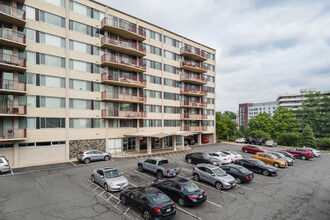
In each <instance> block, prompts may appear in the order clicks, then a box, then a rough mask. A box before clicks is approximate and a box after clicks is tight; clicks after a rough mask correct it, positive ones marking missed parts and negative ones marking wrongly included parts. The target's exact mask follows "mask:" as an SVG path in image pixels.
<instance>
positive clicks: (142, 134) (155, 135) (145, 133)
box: [125, 131, 196, 138]
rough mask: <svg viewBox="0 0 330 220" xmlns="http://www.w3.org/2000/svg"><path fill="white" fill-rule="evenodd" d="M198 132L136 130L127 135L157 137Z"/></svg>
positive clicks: (188, 134)
mask: <svg viewBox="0 0 330 220" xmlns="http://www.w3.org/2000/svg"><path fill="white" fill-rule="evenodd" d="M194 134H196V133H193V132H190V131H158V132H134V133H130V134H125V136H126V137H155V138H163V137H167V136H174V135H176V136H190V135H194Z"/></svg>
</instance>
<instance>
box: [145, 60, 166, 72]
mask: <svg viewBox="0 0 330 220" xmlns="http://www.w3.org/2000/svg"><path fill="white" fill-rule="evenodd" d="M143 60H144V61H145V63H146V66H147V68H152V69H156V70H162V64H161V63H159V62H157V61H153V60H147V59H143Z"/></svg>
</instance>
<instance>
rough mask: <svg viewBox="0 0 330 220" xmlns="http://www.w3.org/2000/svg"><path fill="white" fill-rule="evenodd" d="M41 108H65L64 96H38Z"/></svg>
mask: <svg viewBox="0 0 330 220" xmlns="http://www.w3.org/2000/svg"><path fill="white" fill-rule="evenodd" d="M40 107H41V108H65V98H57V97H47V96H40Z"/></svg>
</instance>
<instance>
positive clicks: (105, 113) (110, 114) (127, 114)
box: [102, 110, 147, 119]
mask: <svg viewBox="0 0 330 220" xmlns="http://www.w3.org/2000/svg"><path fill="white" fill-rule="evenodd" d="M146 117H147V112H138V111H120V110H102V118H125V119H137V118H146Z"/></svg>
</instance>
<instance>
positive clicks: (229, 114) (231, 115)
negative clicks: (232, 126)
mask: <svg viewBox="0 0 330 220" xmlns="http://www.w3.org/2000/svg"><path fill="white" fill-rule="evenodd" d="M224 114H225V115H228V116H229V117H230V118H231V119H236V114H235V113H234V112H231V111H225V113H224Z"/></svg>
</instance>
